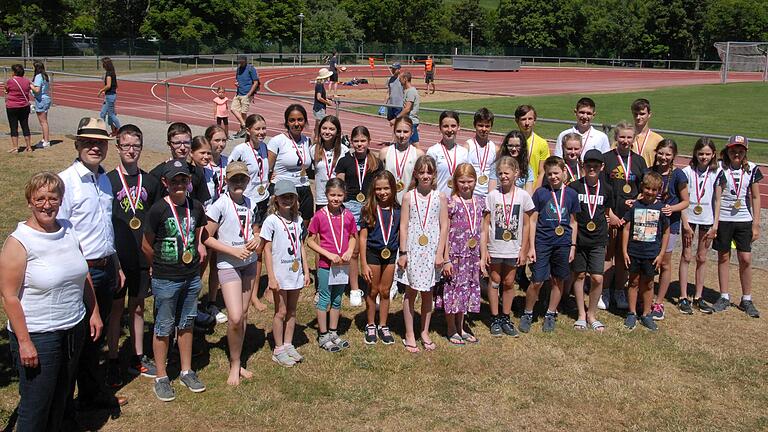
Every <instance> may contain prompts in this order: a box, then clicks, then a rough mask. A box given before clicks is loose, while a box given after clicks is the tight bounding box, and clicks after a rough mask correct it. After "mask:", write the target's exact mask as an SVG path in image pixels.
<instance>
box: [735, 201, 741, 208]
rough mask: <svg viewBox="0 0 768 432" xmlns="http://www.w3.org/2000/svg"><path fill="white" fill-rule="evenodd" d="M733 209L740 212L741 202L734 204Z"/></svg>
mask: <svg viewBox="0 0 768 432" xmlns="http://www.w3.org/2000/svg"><path fill="white" fill-rule="evenodd" d="M733 208H734V209H735V210H738V209H740V208H741V200H736V202H734V203H733Z"/></svg>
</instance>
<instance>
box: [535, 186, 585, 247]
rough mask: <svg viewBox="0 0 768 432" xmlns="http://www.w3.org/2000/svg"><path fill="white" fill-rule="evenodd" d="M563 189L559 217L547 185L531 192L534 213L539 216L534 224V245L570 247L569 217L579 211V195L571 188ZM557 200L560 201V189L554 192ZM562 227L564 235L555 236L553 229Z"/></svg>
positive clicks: (550, 190)
mask: <svg viewBox="0 0 768 432" xmlns="http://www.w3.org/2000/svg"><path fill="white" fill-rule="evenodd" d="M562 188H564V189H565V192H564V193H563V207H562V208H561V209H560V215H558V214H557V207H556V206H555V200H554V198H552V189H551V188H550V187H549V185H546V186H542V187H540V188H538V189H536V190H535V191H534V192H533V197H531V198H533V205H534V207H535V209H534V210H535V211H536V212H537V213H538V214H539V220H538V222H537V223H536V245H540V244H541V245H546V246H570V245H571V225H570V223H571V215H576V213H578V212H580V211H581V206H580V205H579V194H578V193H577V192H576V191H575V190H573V189H572V188H569V187H566V186H562ZM554 192H555V196H556V197H557V199H558V200H559V199H560V189H557V190H555V191H554ZM558 226H562V227H563V228H564V229H565V234H563V235H561V236H558V235H557V234H555V228H557V227H558Z"/></svg>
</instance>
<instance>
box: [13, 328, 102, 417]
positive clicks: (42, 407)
mask: <svg viewBox="0 0 768 432" xmlns="http://www.w3.org/2000/svg"><path fill="white" fill-rule="evenodd" d="M87 333H88V318H87V317H86V318H84V319H83V320H82V321H80V323H79V324H77V325H76V326H75V327H72V328H71V329H69V330H59V331H53V332H45V333H30V334H29V337H30V339H31V340H32V343H33V344H35V349H36V350H37V358H38V361H39V366H38V367H36V368H29V367H24V366H22V365H21V357H20V356H19V341H18V340H17V339H16V335H15V334H13V332H9V334H10V343H11V354H12V356H13V361H14V364H15V365H16V370H17V371H18V373H19V396H20V400H19V406H18V409H17V412H18V418H17V420H16V430H17V431H18V432H22V431H58V430H59V429H61V423H62V419H63V417H64V411H65V406H66V402H67V397H68V396H69V392H70V389H71V387H72V383H73V382H74V378H75V373H76V371H77V363H78V360H79V358H80V352H81V350H82V347H83V343H84V342H85V338H86V336H87Z"/></svg>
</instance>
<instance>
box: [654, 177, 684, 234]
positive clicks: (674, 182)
mask: <svg viewBox="0 0 768 432" xmlns="http://www.w3.org/2000/svg"><path fill="white" fill-rule="evenodd" d="M686 185H688V177H687V176H686V175H685V173H684V172H683V170H681V169H680V168H675V169H674V170H672V173H671V174H667V175H662V176H661V191H659V194H658V195H657V196H656V199H657V200H659V201H661V202H662V203H663V204H669V205H675V204H679V203H680V189H681V188H682V187H683V186H686ZM688 192H690V191H688ZM680 214H681V213H680V212H674V213H672V215H671V216H669V232H670V233H672V234H680Z"/></svg>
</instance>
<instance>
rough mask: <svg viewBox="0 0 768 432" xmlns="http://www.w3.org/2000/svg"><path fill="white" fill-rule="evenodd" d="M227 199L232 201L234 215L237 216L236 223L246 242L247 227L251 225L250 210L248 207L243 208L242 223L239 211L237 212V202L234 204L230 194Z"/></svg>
mask: <svg viewBox="0 0 768 432" xmlns="http://www.w3.org/2000/svg"><path fill="white" fill-rule="evenodd" d="M229 200H230V201H232V208H233V209H235V217H236V218H237V225H238V226H240V233H241V234H242V235H243V239H244V240H245V242H246V243H248V233H249V232H250V230H249V229H248V227H250V226H251V211H250V209H248V208H246V209H245V210H246V211H245V225H243V224H241V223H240V213H238V212H237V204H235V200H233V199H232V195H230V196H229Z"/></svg>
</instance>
